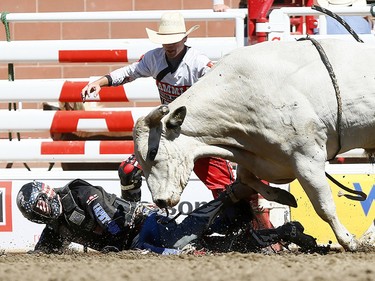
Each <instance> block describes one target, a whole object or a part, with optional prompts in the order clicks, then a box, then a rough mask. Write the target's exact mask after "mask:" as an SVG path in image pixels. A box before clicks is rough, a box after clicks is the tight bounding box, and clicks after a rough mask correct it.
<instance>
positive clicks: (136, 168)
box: [118, 155, 142, 201]
mask: <svg viewBox="0 0 375 281" xmlns="http://www.w3.org/2000/svg"><path fill="white" fill-rule="evenodd" d="M118 176H119V178H120V183H121V197H122V198H123V199H125V200H128V201H139V200H140V197H141V185H142V169H141V166H140V165H139V164H138V162H137V159H136V158H135V156H134V155H131V156H130V157H129V158H128V159H127V160H125V161H123V162H122V163H121V164H120V166H119V168H118Z"/></svg>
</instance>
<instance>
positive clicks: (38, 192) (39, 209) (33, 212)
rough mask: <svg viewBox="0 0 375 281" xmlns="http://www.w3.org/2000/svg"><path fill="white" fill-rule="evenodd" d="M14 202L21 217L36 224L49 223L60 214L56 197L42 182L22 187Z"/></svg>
mask: <svg viewBox="0 0 375 281" xmlns="http://www.w3.org/2000/svg"><path fill="white" fill-rule="evenodd" d="M16 201H17V206H18V208H19V210H20V211H21V213H22V215H23V216H24V217H25V218H27V219H28V220H30V221H33V222H36V223H43V224H44V223H49V222H51V221H52V220H54V219H56V218H58V217H59V216H60V214H61V203H60V199H59V197H58V195H57V194H56V192H55V190H54V189H53V188H51V187H49V186H48V185H47V184H45V183H43V182H39V181H33V182H29V183H27V184H25V185H24V186H22V187H21V189H20V191H19V192H18V194H17V200H16Z"/></svg>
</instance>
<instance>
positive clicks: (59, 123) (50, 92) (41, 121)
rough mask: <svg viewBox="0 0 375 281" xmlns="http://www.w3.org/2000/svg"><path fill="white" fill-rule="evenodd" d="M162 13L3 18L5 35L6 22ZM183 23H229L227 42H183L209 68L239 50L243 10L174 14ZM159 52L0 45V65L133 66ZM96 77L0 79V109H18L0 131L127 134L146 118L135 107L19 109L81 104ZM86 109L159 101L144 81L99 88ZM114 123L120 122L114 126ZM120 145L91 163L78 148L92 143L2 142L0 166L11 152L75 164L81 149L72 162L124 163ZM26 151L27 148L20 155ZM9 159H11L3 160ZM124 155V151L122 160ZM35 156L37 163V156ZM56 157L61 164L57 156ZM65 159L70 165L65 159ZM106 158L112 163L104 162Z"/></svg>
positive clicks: (81, 44)
mask: <svg viewBox="0 0 375 281" xmlns="http://www.w3.org/2000/svg"><path fill="white" fill-rule="evenodd" d="M164 12H165V11H160V10H155V11H131V12H127V11H125V12H84V13H81V12H62V13H9V14H2V20H3V23H4V24H5V28H6V31H7V35H8V34H9V26H8V24H9V23H10V22H77V26H79V23H80V22H95V21H111V22H114V21H124V22H144V21H147V22H149V21H159V20H160V17H161V15H162V14H163V13H164ZM180 12H181V13H182V14H183V15H184V17H185V19H186V21H193V20H194V21H197V20H205V21H215V20H216V21H217V20H232V21H235V31H234V34H233V37H202V38H189V39H188V43H189V45H191V46H194V47H196V48H198V49H200V50H202V51H203V52H204V53H205V54H206V55H207V56H208V57H210V58H211V59H212V60H213V61H216V60H218V59H220V58H221V57H222V56H223V55H225V54H226V53H228V52H230V51H231V50H233V49H235V48H237V47H240V46H243V45H244V44H245V38H244V32H243V30H244V18H245V17H246V14H247V9H232V10H229V11H228V12H227V13H214V12H213V11H212V10H183V11H180ZM155 47H160V46H159V45H156V44H153V43H151V42H150V40H149V39H95V40H27V41H11V40H9V38H7V41H2V42H0V63H7V64H13V63H29V62H36V63H41V64H43V63H76V62H83V63H93V62H95V63H108V62H124V63H126V62H133V61H136V60H138V59H139V58H140V57H141V55H142V54H144V53H145V52H146V51H148V50H150V49H152V48H155ZM96 78H97V77H90V79H87V78H82V79H21V80H18V79H15V77H14V76H13V77H11V79H9V80H8V81H6V80H0V91H1V94H0V102H8V103H13V105H14V103H18V109H17V110H1V111H0V118H1V120H7V121H6V122H4V121H2V122H0V132H5V133H6V132H9V133H19V132H43V131H44V132H46V131H47V132H50V133H68V132H79V131H85V132H92V133H95V132H97V133H99V132H103V133H107V132H127V133H131V131H132V128H133V125H134V122H135V121H136V119H137V118H139V117H140V116H142V115H146V114H147V113H148V112H149V111H150V108H143V107H134V108H128V109H121V108H120V109H118V108H116V109H113V108H107V109H105V108H104V109H100V110H97V111H92V110H90V111H57V112H54V111H42V110H30V109H23V108H22V105H23V103H25V102H80V101H81V95H80V92H81V89H82V88H83V87H84V86H85V85H86V84H87V83H88V82H89V81H93V80H94V79H96ZM87 101H88V102H158V101H159V96H158V91H157V88H156V86H155V83H154V81H153V79H150V78H143V79H138V80H136V81H134V82H132V83H129V84H126V85H124V86H122V87H113V88H104V89H102V91H101V93H100V94H98V95H95V94H94V95H90V97H89V98H88V100H87ZM119 120H121V121H120V122H119ZM96 143H97V147H103V144H104V143H106V141H104V140H103V141H97V142H96ZM123 143H124V142H121V141H118V142H116V141H112V142H107V144H106V145H105V146H106V147H109V146H111V147H112V148H113V149H112V153H110V154H108V153H101V151H102V150H101V149H99V150H98V151H99V153H96V152H94V155H95V156H94V157H91V156H88V154H89V153H91V152H93V150H92V149H85V148H86V147H87V146H89V145H90V146H91V145H94V142H89V141H87V142H80V143H79V144H77V143H76V142H74V141H67V142H63V141H59V142H55V143H53V144H52V143H51V142H50V141H49V140H46V139H21V138H19V139H18V141H11V142H10V141H8V143H7V141H6V140H3V141H1V147H2V148H4V149H0V151H1V152H0V159H1V160H0V161H18V160H21V159H19V158H18V157H17V156H15V155H11V154H13V152H16V151H23V149H24V148H25V150H26V151H27V150H28V151H29V153H26V154H24V155H23V159H22V161H24V162H34V161H35V162H39V161H52V160H54V161H58V160H64V161H67V162H74V161H76V160H78V158H77V154H76V153H75V152H72V151H75V148H76V147H83V149H84V151H85V153H84V155H86V156H87V157H81V158H80V159H79V161H83V162H86V161H89V162H90V161H92V162H111V161H112V162H118V161H119V160H120V159H124V158H126V157H127V155H126V154H128V153H129V151H130V150H129V149H128V150H126V151H124V150H123V149H115V148H116V147H117V146H119V147H122V144H123ZM46 145H48V146H50V145H53V146H54V147H59V149H55V150H49V151H50V153H51V152H52V151H58V152H59V153H57V155H55V156H54V155H52V154H49V157H46V155H45V154H43V153H44V152H43V151H44V150H43V149H42V147H45V146H46ZM27 148H28V149H27ZM10 152H12V153H10ZM124 152H126V153H125V154H124ZM38 154H39V157H37V155H38ZM62 156H63V157H62ZM70 157H71V158H70ZM111 157H112V158H111Z"/></svg>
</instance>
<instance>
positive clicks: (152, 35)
mask: <svg viewBox="0 0 375 281" xmlns="http://www.w3.org/2000/svg"><path fill="white" fill-rule="evenodd" d="M198 28H199V25H194V26H193V27H192V28H190V29H189V30H188V31H186V27H185V19H184V17H183V16H182V15H181V14H180V13H178V12H168V13H165V14H163V15H162V17H161V20H160V24H159V31H154V30H151V29H149V28H146V31H147V35H148V38H149V39H150V40H151V41H152V42H153V43H157V44H173V43H176V42H179V41H181V40H182V39H184V38H185V37H186V36H188V35H189V34H190V33H191V32H193V31H194V30H197V29H198Z"/></svg>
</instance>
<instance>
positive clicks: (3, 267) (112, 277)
mask: <svg viewBox="0 0 375 281" xmlns="http://www.w3.org/2000/svg"><path fill="white" fill-rule="evenodd" d="M10 280H12V281H13V280H15V281H16V280H17V281H18V280H22V281H28V280H33V281H44V280H49V281H75V280H77V281H78V280H79V281H83V280H101V281H104V280H105V281H106V280H108V281H116V280H127V281H132V280H137V281H144V280H155V281H156V280H157V281H169V280H173V281H177V280H178V281H190V280H194V281H201V280H215V281H221V280H223V281H224V280H226V281H239V280H249V281H250V280H259V281H268V280H270V281H271V280H272V281H273V280H286V281H292V280H303V281H308V280H317V281H321V280H330V281H334V280H340V281H344V280H355V281H361V280H363V281H365V280H366V281H369V280H375V252H374V251H371V252H360V253H347V252H340V251H332V252H330V253H328V254H326V255H320V254H303V253H296V252H283V253H279V254H255V253H251V254H239V253H227V254H219V255H218V254H215V255H209V254H206V255H201V256H194V255H180V256H161V255H155V254H150V253H147V254H146V253H141V252H135V251H134V252H133V251H129V252H121V253H110V254H102V253H96V252H89V253H83V252H78V253H71V254H63V255H43V254H38V255H30V254H15V253H2V254H1V255H0V281H10Z"/></svg>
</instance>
